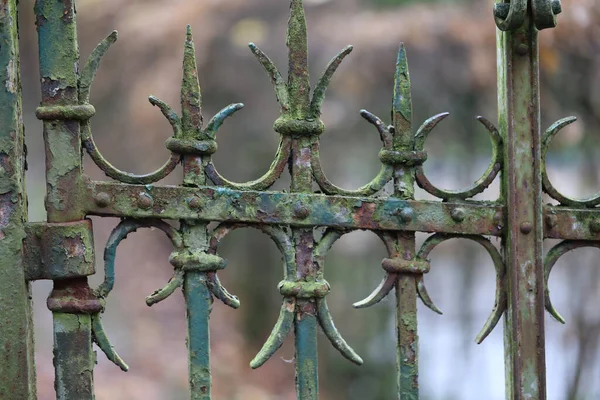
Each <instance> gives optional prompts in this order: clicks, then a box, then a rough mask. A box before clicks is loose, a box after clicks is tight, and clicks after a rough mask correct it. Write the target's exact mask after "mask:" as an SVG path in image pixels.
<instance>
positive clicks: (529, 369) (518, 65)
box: [497, 9, 546, 400]
mask: <svg viewBox="0 0 600 400" xmlns="http://www.w3.org/2000/svg"><path fill="white" fill-rule="evenodd" d="M497 42H498V59H499V62H498V75H499V80H498V85H499V86H498V96H499V97H498V102H499V125H500V130H501V132H502V134H503V135H504V138H505V143H506V148H505V154H504V171H503V178H502V191H503V197H504V199H505V201H506V210H507V221H506V223H507V229H506V234H505V237H504V238H503V247H504V254H505V259H506V263H507V271H508V311H507V313H506V314H505V315H506V316H505V352H506V395H507V398H509V399H518V400H520V399H545V398H546V379H545V350H544V346H545V342H544V314H543V313H544V280H543V276H544V275H543V262H542V244H543V230H542V229H543V226H542V187H541V170H540V164H541V153H540V99H539V77H538V72H539V66H538V32H537V30H536V28H535V27H534V25H533V19H532V14H531V9H529V10H528V16H527V18H526V20H525V22H524V24H523V25H522V26H521V27H520V28H518V29H516V30H515V31H513V32H500V31H498V33H497Z"/></svg>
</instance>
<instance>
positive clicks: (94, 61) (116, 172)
mask: <svg viewBox="0 0 600 400" xmlns="http://www.w3.org/2000/svg"><path fill="white" fill-rule="evenodd" d="M116 41H117V32H116V31H114V32H112V33H111V34H110V35H109V36H108V37H106V39H104V40H103V41H102V42H101V43H100V44H99V45H98V46H96V48H95V49H94V51H93V52H92V54H91V55H90V57H89V59H88V61H87V63H86V65H85V67H84V68H83V70H82V72H81V78H80V83H79V102H80V103H81V104H88V102H89V100H90V90H91V86H92V82H93V80H94V77H95V75H96V72H97V71H98V67H99V66H100V60H101V59H102V57H103V56H104V54H105V53H106V51H107V50H108V49H109V47H110V46H111V45H112V44H113V43H115V42H116ZM81 140H82V145H83V147H84V148H85V150H86V151H87V153H88V154H89V155H90V157H91V158H92V160H93V161H94V163H95V164H96V165H97V166H98V168H100V169H101V170H102V171H103V172H104V173H105V174H106V176H108V177H110V178H113V179H116V180H118V181H120V182H124V183H130V184H142V185H145V184H149V183H153V182H156V181H159V180H161V179H163V178H164V177H166V176H167V175H169V174H170V173H171V172H173V170H174V169H175V167H177V164H178V163H179V161H180V159H181V157H180V156H179V155H178V154H175V153H171V157H170V158H169V160H168V161H167V162H166V163H165V164H164V165H163V166H162V167H160V168H159V169H157V170H156V171H154V172H151V173H149V174H145V175H136V174H132V173H129V172H125V171H121V170H120V169H118V168H116V167H114V166H113V165H112V164H111V163H110V162H108V161H107V160H106V159H105V158H104V157H103V156H102V154H101V153H100V150H99V149H98V146H96V143H95V142H94V137H93V136H92V127H91V122H90V121H89V119H86V120H83V121H82V122H81Z"/></svg>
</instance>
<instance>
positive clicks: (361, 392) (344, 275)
mask: <svg viewBox="0 0 600 400" xmlns="http://www.w3.org/2000/svg"><path fill="white" fill-rule="evenodd" d="M20 3H21V16H20V29H21V31H20V32H21V55H22V63H21V66H22V73H23V90H24V99H25V104H24V107H25V125H26V134H27V144H28V148H29V171H28V182H27V183H28V191H29V195H30V218H31V220H33V221H36V220H43V219H44V218H45V214H44V210H43V197H44V191H45V186H44V167H43V165H44V162H43V142H42V134H41V123H40V122H39V121H37V120H36V119H35V117H34V110H35V107H36V106H37V105H38V103H39V99H40V90H39V78H38V77H39V74H38V70H37V68H38V67H37V35H36V32H35V26H34V16H33V12H32V10H33V0H21V2H20ZM76 3H77V10H78V22H79V38H80V47H81V53H82V58H86V57H87V56H88V55H89V53H90V52H91V50H92V49H93V48H94V47H95V45H96V44H97V43H98V42H99V41H100V40H101V39H102V38H104V37H105V36H106V35H107V34H108V33H109V32H110V31H111V30H113V29H116V30H118V31H119V37H120V39H119V41H118V42H117V43H116V44H115V45H114V46H113V47H112V48H111V50H110V51H109V52H108V54H107V55H106V57H105V58H104V60H103V62H102V66H101V68H100V71H99V73H98V77H97V79H96V81H95V83H94V86H93V94H92V104H94V106H95V107H96V110H97V114H96V116H95V117H94V119H93V120H92V124H93V127H94V135H95V139H96V142H97V143H98V145H99V147H100V149H101V151H102V152H103V154H104V155H105V157H107V158H108V159H109V160H111V162H113V163H114V164H115V165H116V166H117V167H120V168H122V169H126V170H128V171H131V172H135V173H144V172H148V171H150V170H153V169H155V168H157V167H158V166H160V165H162V162H163V161H164V159H166V157H167V156H168V154H167V151H166V149H165V147H164V141H165V139H167V137H168V136H169V135H170V127H169V125H168V123H167V121H166V120H165V119H164V117H163V116H162V115H161V114H160V112H159V111H158V109H156V108H153V107H152V106H151V105H150V104H149V103H148V101H147V96H148V95H150V94H153V95H155V96H159V97H160V98H161V99H163V100H165V101H167V102H169V103H170V104H172V105H174V106H176V105H177V104H178V102H179V88H180V79H181V60H182V55H183V41H184V36H185V27H186V24H191V25H192V27H193V29H194V34H195V41H196V50H197V56H198V64H199V76H200V81H201V85H202V94H203V100H204V111H205V116H212V115H213V114H214V113H215V112H216V111H218V110H219V109H220V108H221V107H223V106H225V105H226V104H229V103H233V102H243V103H245V104H246V107H245V109H244V110H243V111H241V112H240V113H238V114H237V115H236V116H235V117H234V118H232V119H230V120H228V122H227V123H226V124H225V126H224V127H223V128H222V129H221V130H220V132H219V135H218V143H219V152H218V153H217V154H216V155H215V157H214V159H215V163H216V165H217V167H218V168H219V169H220V172H221V173H222V174H224V175H225V176H227V177H228V178H230V179H234V180H238V181H247V180H251V179H255V178H257V177H259V176H260V175H262V173H263V172H264V171H265V170H266V169H267V168H268V166H269V165H270V163H271V161H272V159H273V155H274V153H275V149H276V145H277V135H276V134H275V133H274V132H273V130H272V124H273V121H274V120H275V119H276V117H277V104H276V102H275V97H274V95H273V90H272V87H271V84H270V83H269V79H268V77H267V76H266V74H265V73H264V71H263V70H262V68H261V66H260V65H259V64H258V63H257V62H256V60H255V59H254V57H253V56H252V54H251V53H250V51H249V50H248V48H247V43H248V42H250V41H252V42H255V43H256V44H257V45H259V46H260V47H261V49H262V50H264V51H265V52H266V53H267V54H269V56H270V57H271V58H272V59H273V60H274V61H275V62H276V63H277V64H278V65H279V68H280V69H281V70H282V72H283V71H284V70H285V69H286V68H285V65H286V61H287V60H286V49H285V27H286V21H287V13H288V5H289V3H288V1H286V0H226V1H223V0H218V1H217V0H196V1H192V0H169V1H160V0H144V1H142V0H78V1H77V2H76ZM562 3H563V13H562V14H561V15H560V16H559V27H557V28H556V29H550V30H547V31H543V32H542V33H541V35H540V37H541V39H540V40H541V50H540V57H541V62H540V64H541V68H542V74H541V82H542V125H543V127H547V126H549V125H550V124H551V123H552V122H554V121H555V120H557V119H559V118H562V117H565V116H569V115H575V116H577V117H578V118H579V122H578V123H576V124H574V125H571V126H569V127H568V128H566V129H564V131H563V132H561V133H560V135H559V136H558V137H557V138H556V139H555V140H554V142H553V144H552V147H551V149H550V152H549V157H548V168H549V173H550V178H551V179H552V181H553V182H554V184H555V186H556V187H558V188H559V190H561V191H562V192H563V193H565V194H567V195H572V196H577V197H583V196H584V195H590V194H592V193H594V192H595V191H596V190H597V189H599V187H600V184H599V172H600V165H599V164H600V157H599V155H600V154H599V152H600V145H598V143H599V141H598V139H599V138H600V90H599V89H600V2H598V1H597V0H563V1H562ZM305 6H306V13H307V21H308V28H309V45H310V64H311V71H312V80H313V83H314V81H315V80H316V78H317V77H318V76H319V74H320V72H321V71H322V70H323V68H324V67H325V65H326V64H327V62H328V61H329V60H330V58H331V57H332V56H333V55H334V54H336V52H337V51H338V50H340V49H341V48H342V47H343V46H345V45H347V44H353V45H354V46H355V50H354V52H353V53H352V54H351V55H350V56H349V57H348V58H347V59H346V61H345V62H344V63H343V64H342V66H341V68H340V70H339V71H338V73H337V74H336V76H335V77H334V79H333V82H332V84H331V87H330V89H329V91H328V94H327V99H326V101H325V105H324V110H323V120H324V122H325V124H326V126H327V131H326V133H325V134H324V135H323V136H322V143H323V145H322V160H323V163H324V169H325V171H326V172H327V174H328V175H329V178H330V179H331V180H332V181H333V182H335V183H337V184H338V185H340V186H342V187H346V188H354V187H358V186H360V185H362V184H364V183H366V182H368V181H369V180H370V179H371V177H372V176H374V175H375V174H376V172H377V170H378V169H379V162H378V159H377V152H378V151H379V148H380V142H379V138H378V134H377V132H376V131H375V130H374V129H373V128H372V127H371V126H370V125H369V124H367V123H366V122H365V121H363V120H362V119H361V118H360V116H359V114H358V111H359V110H360V109H362V108H366V109H368V110H370V111H372V112H374V113H376V114H378V115H379V116H381V117H382V118H384V119H386V121H387V118H388V115H389V110H390V104H391V95H392V79H393V73H394V65H395V58H396V52H397V49H398V45H399V43H400V42H401V41H402V42H404V43H405V44H406V46H407V51H408V58H409V65H410V68H411V69H410V71H411V78H412V96H413V104H414V114H413V116H414V122H413V123H414V124H415V125H416V126H415V129H416V127H418V126H419V125H420V123H421V122H422V121H423V120H425V119H426V118H428V117H429V116H431V115H433V114H437V113H439V112H443V111H449V112H450V113H451V117H450V118H449V119H448V120H446V121H445V122H443V123H442V124H441V125H440V126H439V127H438V128H436V131H434V133H433V134H432V135H431V136H430V138H429V139H428V142H427V146H426V150H427V151H428V153H429V159H428V161H427V162H426V163H425V171H426V173H427V174H428V176H429V177H430V179H431V180H432V181H433V182H434V183H435V184H437V185H438V186H440V187H443V188H448V189H459V188H461V187H464V186H466V185H468V184H470V183H471V182H474V181H475V180H476V179H477V178H478V177H479V175H480V174H481V173H483V171H484V170H485V169H486V166H487V164H488V163H489V159H490V155H491V146H490V144H489V139H488V138H487V135H486V133H485V131H484V130H483V129H482V128H481V127H480V126H479V125H478V124H477V122H476V121H475V119H474V117H475V116H477V115H483V116H485V117H487V118H489V119H490V120H492V121H495V120H496V119H497V111H496V58H495V57H496V54H495V50H496V48H495V31H496V30H495V25H494V21H493V18H492V2H491V1H487V0H486V1H483V0H427V1H416V0H414V1H412V0H305ZM175 108H176V109H178V107H175ZM342 155H343V156H342ZM85 162H86V164H85V166H86V172H87V173H88V174H89V175H90V176H92V177H93V178H95V179H105V178H104V177H103V175H102V174H101V173H100V172H99V170H98V169H97V168H96V167H95V166H94V165H93V163H91V162H90V160H89V159H88V158H86V160H85ZM180 180H181V171H178V172H177V173H174V174H173V175H171V176H170V177H169V178H168V179H167V180H165V183H171V184H177V183H178V182H180ZM497 181H498V180H496V182H495V183H494V184H493V185H492V186H491V187H490V189H489V190H487V191H486V192H484V193H483V194H482V195H480V196H478V197H477V198H478V199H488V200H494V199H496V198H497V196H498V182H497ZM288 184H289V177H287V176H284V177H283V178H282V180H281V182H279V183H278V184H277V186H276V189H278V190H279V189H284V188H286V187H287V185H288ZM418 198H421V199H424V198H429V196H428V195H427V194H425V193H423V192H422V191H419V192H418ZM117 222H118V221H117V220H115V219H99V218H94V224H95V231H96V247H97V249H96V252H97V253H96V254H97V255H98V267H97V269H98V270H99V271H100V272H99V273H98V274H97V275H96V276H94V277H93V278H92V284H93V286H96V285H97V284H99V282H101V280H102V279H103V277H102V273H101V270H102V265H103V264H102V259H101V255H102V252H103V248H104V244H105V242H106V239H107V237H108V235H109V233H110V230H111V229H112V228H113V227H114V226H115V225H116V224H117ZM424 236H425V235H419V242H422V241H423V239H424ZM496 243H497V242H496ZM554 244H555V243H553V242H551V241H548V242H547V243H546V251H547V250H548V249H549V248H551V246H552V245H554ZM170 250H171V249H170V246H169V243H168V241H167V240H166V238H164V237H163V236H162V234H161V233H159V232H154V231H140V232H138V233H136V234H134V235H131V236H130V237H129V238H128V239H127V240H126V241H125V242H123V244H122V245H121V246H120V247H119V251H118V256H117V281H116V285H115V290H114V291H113V293H112V294H111V297H110V298H109V300H108V304H107V312H106V313H105V314H104V321H105V327H106V329H107V331H108V333H109V335H110V338H111V339H112V341H113V344H114V345H115V347H116V349H117V350H118V352H119V353H120V355H121V356H122V357H123V358H124V359H125V361H126V362H127V363H128V364H129V365H130V367H131V369H130V372H128V373H123V372H121V371H120V370H119V369H118V368H117V367H116V366H114V365H112V364H110V363H109V362H108V361H107V360H106V358H105V357H104V355H103V354H102V353H98V365H97V367H96V369H95V383H96V393H97V394H96V398H97V399H98V400H108V399H111V400H121V399H122V400H125V399H127V400H135V399H144V400H154V399H156V400H163V399H173V400H178V399H187V398H188V393H187V363H186V348H185V315H184V314H185V313H184V310H185V308H184V304H183V296H181V295H174V296H172V297H170V298H169V299H168V300H166V301H164V302H162V303H159V304H158V305H156V306H154V307H152V308H151V309H150V308H148V307H147V306H146V305H145V303H144V297H145V296H146V295H148V294H150V293H151V292H152V291H153V290H155V289H156V288H158V287H162V286H163V285H164V284H165V283H166V281H167V280H168V279H169V278H170V276H171V274H172V267H171V266H170V264H169V263H168V261H167V258H168V254H169V252H170ZM220 250H221V253H222V255H223V256H224V257H225V258H227V259H228V260H229V264H228V267H227V269H226V270H225V271H223V273H222V274H221V280H222V281H223V282H224V284H225V286H226V287H227V288H228V289H229V291H231V292H233V293H235V294H236V295H238V296H239V297H240V299H241V301H242V307H241V308H240V309H239V310H237V311H234V310H231V309H229V308H227V307H225V306H223V305H222V304H220V303H215V305H214V307H213V314H212V318H211V329H212V331H211V334H212V372H213V383H214V392H213V393H214V396H213V397H214V398H215V399H228V400H235V399H245V400H275V399H278V400H284V399H286V400H287V399H294V398H295V394H294V365H293V362H292V361H290V360H292V359H293V347H292V343H291V340H288V342H287V343H286V345H285V346H284V347H283V348H282V349H281V350H280V351H279V352H278V353H277V354H276V356H275V357H273V359H272V360H270V361H269V362H268V363H267V364H266V365H265V366H264V367H262V368H261V369H259V370H257V371H253V370H251V369H250V368H249V366H248V363H249V361H250V360H251V359H252V357H253V356H254V354H255V353H256V352H257V351H258V350H259V349H260V347H261V346H262V343H263V341H264V340H265V339H266V337H267V336H268V334H269V332H270V330H271V328H272V326H273V324H274V323H275V321H276V318H277V315H278V312H279V311H278V310H279V305H280V302H281V296H280V295H279V293H278V291H277V287H276V285H277V283H278V282H279V281H280V280H281V278H282V270H281V261H280V255H279V254H278V252H277V249H276V247H275V245H274V244H273V243H271V242H270V240H269V239H268V238H267V237H266V236H263V235H261V234H259V233H257V232H256V231H247V230H240V231H236V232H234V233H233V234H232V235H231V236H230V237H228V238H227V239H226V240H225V242H224V244H223V245H222V247H221V249H220ZM596 252H597V250H595V249H583V250H578V251H576V252H575V253H573V254H568V255H566V256H565V257H563V258H562V259H561V260H560V261H559V262H558V264H557V266H556V268H555V269H554V272H553V275H552V278H551V280H550V287H551V290H552V296H553V300H554V302H555V305H556V307H557V308H558V309H559V310H560V311H561V312H562V314H563V316H565V318H566V319H567V325H565V326H563V325H560V324H558V323H557V322H555V321H554V320H551V318H548V319H547V334H546V340H547V367H548V393H549V394H548V398H549V399H552V400H561V399H569V400H575V399H577V400H580V399H599V398H600V379H598V378H600V361H599V360H600V354H599V350H598V349H599V346H598V341H599V335H600V313H598V311H597V304H598V302H599V301H600V287H599V284H600V276H599V275H600V269H599V268H598V265H597V259H598V255H597V253H596ZM383 257H385V252H384V247H383V245H382V244H381V243H380V242H379V241H378V239H376V237H375V236H374V235H373V234H369V233H364V232H355V233H352V234H350V235H347V236H345V237H344V238H343V239H341V240H340V241H339V242H338V243H337V244H336V245H335V246H334V248H333V249H332V251H331V253H330V254H329V256H328V258H327V271H326V277H327V279H328V281H329V282H330V283H331V285H332V292H331V293H330V295H329V297H328V299H329V306H330V309H331V311H332V314H333V317H334V320H335V321H336V324H337V326H338V328H339V329H340V331H341V332H342V334H343V336H344V337H345V338H346V340H347V341H348V342H349V343H350V344H351V345H352V346H353V347H354V349H355V350H357V352H358V353H359V354H361V356H363V358H364V360H365V365H364V366H362V367H356V366H354V365H353V364H350V363H348V362H347V361H346V360H345V359H343V358H342V357H341V356H340V355H339V354H337V352H336V351H335V350H334V349H332V348H331V346H330V344H329V343H328V341H327V340H326V338H325V337H324V336H321V337H320V347H319V350H320V384H321V397H320V398H321V399H326V400H341V399H344V400H347V399H356V400H359V399H360V400H389V399H393V398H396V397H395V351H394V348H395V343H394V340H395V339H394V317H393V315H394V300H393V296H392V298H391V299H387V300H386V301H384V302H382V303H381V304H379V305H377V306H375V307H373V308H371V309H367V310H354V309H353V308H352V307H351V303H352V302H354V301H357V300H359V299H362V298H363V297H365V296H366V295H368V294H369V293H370V291H371V290H372V289H373V288H374V287H375V286H376V285H377V284H378V283H379V280H380V279H381V276H382V269H381V266H380V262H381V259H382V258H383ZM494 279H495V277H494V272H493V265H492V262H491V260H490V259H489V257H488V256H487V255H486V253H484V251H483V249H480V248H479V247H478V246H477V245H476V244H471V243H469V242H466V241H464V240H463V241H460V240H454V241H450V242H447V243H444V244H443V245H442V246H440V247H439V248H437V249H436V250H435V251H434V252H433V254H432V271H431V272H430V273H429V274H428V275H427V277H426V281H427V284H428V288H429V292H430V294H431V295H432V297H433V299H434V301H435V302H436V304H437V305H438V306H440V307H441V308H442V310H443V311H444V312H445V313H444V315H443V316H438V315H436V314H433V313H432V312H431V311H429V310H428V309H426V308H425V307H420V312H419V319H420V320H419V330H420V340H421V342H420V375H421V398H422V399H431V400H451V399H460V400H470V399H489V400H496V399H498V400H500V399H503V398H504V362H503V342H502V326H498V327H497V328H496V330H495V331H494V332H493V333H492V334H491V335H490V337H488V338H487V340H486V341H485V342H484V343H483V344H481V345H476V344H475V342H474V338H475V335H476V334H477V332H478V331H479V329H481V327H482V326H483V323H484V322H485V320H486V319H487V316H488V314H489V312H490V311H491V309H492V305H493V301H494V287H495V286H494V285H495V282H494ZM50 288H51V285H50V284H49V283H48V282H36V283H35V284H34V301H35V323H36V341H37V342H36V346H37V348H36V350H37V370H38V390H39V398H40V399H42V400H47V399H54V398H55V396H54V391H53V369H52V334H51V332H52V318H51V314H50V312H49V311H48V310H47V309H46V306H45V298H46V296H47V295H48V293H49V291H50ZM290 339H291V338H290Z"/></svg>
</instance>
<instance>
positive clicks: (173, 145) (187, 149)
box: [166, 138, 217, 156]
mask: <svg viewBox="0 0 600 400" xmlns="http://www.w3.org/2000/svg"><path fill="white" fill-rule="evenodd" d="M166 145H167V149H169V150H170V151H171V152H173V153H175V154H180V155H186V156H188V155H190V156H204V155H211V154H214V153H216V152H217V142H216V141H214V140H193V139H179V138H170V139H167V142H166Z"/></svg>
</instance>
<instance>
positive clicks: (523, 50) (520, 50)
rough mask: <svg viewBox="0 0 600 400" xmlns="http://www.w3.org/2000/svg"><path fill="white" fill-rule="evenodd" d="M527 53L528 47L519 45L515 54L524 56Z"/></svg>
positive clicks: (522, 44)
mask: <svg viewBox="0 0 600 400" xmlns="http://www.w3.org/2000/svg"><path fill="white" fill-rule="evenodd" d="M527 53H529V46H527V45H526V44H525V43H521V44H519V45H518V46H517V54H518V55H520V56H524V55H526V54H527Z"/></svg>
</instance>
